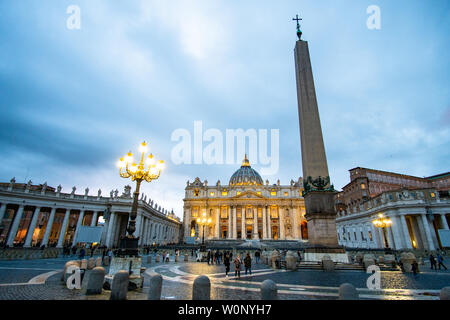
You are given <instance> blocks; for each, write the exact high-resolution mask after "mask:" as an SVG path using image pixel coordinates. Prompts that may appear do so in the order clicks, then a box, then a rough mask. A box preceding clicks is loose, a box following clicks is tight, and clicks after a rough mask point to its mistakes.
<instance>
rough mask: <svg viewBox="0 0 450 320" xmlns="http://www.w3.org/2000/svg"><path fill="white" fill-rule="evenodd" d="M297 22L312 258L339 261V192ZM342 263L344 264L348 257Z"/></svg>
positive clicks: (295, 51)
mask: <svg viewBox="0 0 450 320" xmlns="http://www.w3.org/2000/svg"><path fill="white" fill-rule="evenodd" d="M294 20H296V21H297V36H298V41H297V42H296V45H295V50H294V53H295V71H296V79H297V99H298V115H299V125H300V143H301V153H302V168H303V186H304V193H303V196H304V198H305V209H306V214H305V218H306V221H307V222H308V240H309V246H310V248H309V250H308V251H309V252H310V253H312V254H314V253H317V254H318V255H316V258H317V257H320V256H321V255H323V254H325V253H327V254H330V255H332V256H334V257H335V258H336V255H342V254H343V253H345V251H344V250H343V248H342V247H339V245H338V240H337V231H336V211H335V207H334V196H335V194H336V192H335V190H334V188H333V186H332V185H331V184H330V176H329V174H328V164H327V157H326V154H325V146H324V143H323V136H322V128H321V125H320V117H319V108H318V106H317V98H316V89H315V87H314V78H313V73H312V68H311V60H310V56H309V49H308V42H306V41H303V40H301V35H302V32H301V31H300V24H299V22H298V21H299V20H301V19H299V18H298V16H297V18H296V19H294ZM308 251H305V253H307V252H308ZM343 259H344V260H345V257H343ZM314 260H316V259H314ZM333 260H335V259H333ZM336 260H341V259H336ZM343 262H344V261H343Z"/></svg>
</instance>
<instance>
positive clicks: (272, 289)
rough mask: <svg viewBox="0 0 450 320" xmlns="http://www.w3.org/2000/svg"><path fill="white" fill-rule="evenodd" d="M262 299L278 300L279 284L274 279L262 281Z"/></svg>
mask: <svg viewBox="0 0 450 320" xmlns="http://www.w3.org/2000/svg"><path fill="white" fill-rule="evenodd" d="M261 300H278V289H277V284H276V283H275V282H273V281H272V280H264V281H263V283H261Z"/></svg>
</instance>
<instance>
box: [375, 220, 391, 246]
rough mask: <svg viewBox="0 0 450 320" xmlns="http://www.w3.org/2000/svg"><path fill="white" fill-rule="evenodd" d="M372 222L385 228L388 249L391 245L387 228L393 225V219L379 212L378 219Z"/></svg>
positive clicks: (384, 233) (385, 242)
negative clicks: (388, 240)
mask: <svg viewBox="0 0 450 320" xmlns="http://www.w3.org/2000/svg"><path fill="white" fill-rule="evenodd" d="M372 223H373V224H374V225H375V227H377V228H381V229H382V230H383V238H384V247H385V248H386V249H388V248H389V245H388V242H387V237H386V228H387V227H390V226H391V224H392V221H391V219H389V218H387V217H385V216H384V214H382V213H380V214H378V219H375V220H373V221H372Z"/></svg>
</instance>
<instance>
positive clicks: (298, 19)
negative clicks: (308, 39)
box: [292, 14, 303, 40]
mask: <svg viewBox="0 0 450 320" xmlns="http://www.w3.org/2000/svg"><path fill="white" fill-rule="evenodd" d="M292 20H293V21H297V36H298V40H301V38H302V31H301V30H300V23H299V21H300V20H303V19H302V18H299V17H298V14H297V15H296V17H295V18H293V19H292Z"/></svg>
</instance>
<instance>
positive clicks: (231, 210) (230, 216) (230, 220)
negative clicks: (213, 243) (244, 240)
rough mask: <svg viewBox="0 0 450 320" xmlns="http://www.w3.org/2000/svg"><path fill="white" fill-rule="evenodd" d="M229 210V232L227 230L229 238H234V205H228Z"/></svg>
mask: <svg viewBox="0 0 450 320" xmlns="http://www.w3.org/2000/svg"><path fill="white" fill-rule="evenodd" d="M227 210H228V232H227V239H232V238H233V233H234V232H233V229H234V224H235V223H234V221H233V223H232V220H233V217H234V214H233V211H234V207H230V206H229V207H228V208H227Z"/></svg>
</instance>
